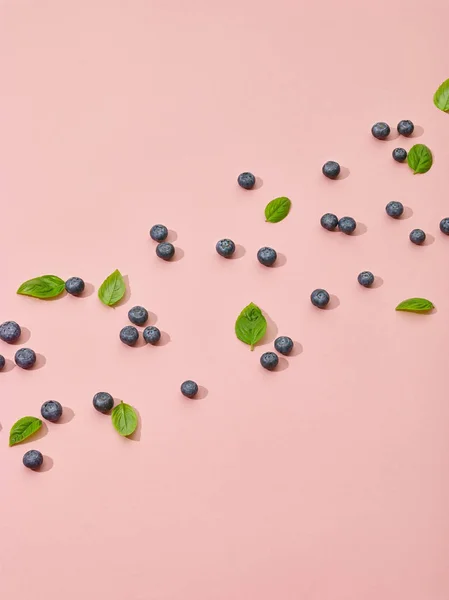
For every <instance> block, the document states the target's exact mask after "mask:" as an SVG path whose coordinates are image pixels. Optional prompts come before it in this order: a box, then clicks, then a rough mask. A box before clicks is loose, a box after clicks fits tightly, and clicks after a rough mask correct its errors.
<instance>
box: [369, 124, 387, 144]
mask: <svg viewBox="0 0 449 600" xmlns="http://www.w3.org/2000/svg"><path fill="white" fill-rule="evenodd" d="M371 133H372V134H373V136H374V137H375V138H377V139H378V140H384V139H385V138H387V137H388V136H389V135H390V126H389V125H388V124H387V123H382V122H380V123H375V124H374V125H373V126H372V127H371Z"/></svg>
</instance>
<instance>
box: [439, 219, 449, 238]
mask: <svg viewBox="0 0 449 600" xmlns="http://www.w3.org/2000/svg"><path fill="white" fill-rule="evenodd" d="M440 231H441V232H442V233H445V234H446V235H449V218H448V217H446V218H445V219H441V221H440Z"/></svg>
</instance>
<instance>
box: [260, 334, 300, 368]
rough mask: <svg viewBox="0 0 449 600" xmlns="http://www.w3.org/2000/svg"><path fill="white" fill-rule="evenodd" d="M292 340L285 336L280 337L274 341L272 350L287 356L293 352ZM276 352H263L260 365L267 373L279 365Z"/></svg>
mask: <svg viewBox="0 0 449 600" xmlns="http://www.w3.org/2000/svg"><path fill="white" fill-rule="evenodd" d="M293 346H294V343H293V340H292V339H291V338H289V337H287V336H286V335H282V336H280V337H278V338H276V339H275V340H274V348H275V350H276V352H279V354H282V355H284V356H288V355H289V354H290V353H291V351H292V350H293ZM276 352H264V353H263V354H262V356H261V357H260V364H261V365H262V367H263V368H264V369H267V370H268V371H274V370H275V369H276V367H277V366H278V364H279V356H278V355H277V354H276Z"/></svg>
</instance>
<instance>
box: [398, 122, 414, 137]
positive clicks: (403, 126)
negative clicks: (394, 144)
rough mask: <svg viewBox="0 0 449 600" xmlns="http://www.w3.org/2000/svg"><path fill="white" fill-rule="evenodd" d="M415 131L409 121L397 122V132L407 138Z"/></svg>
mask: <svg viewBox="0 0 449 600" xmlns="http://www.w3.org/2000/svg"><path fill="white" fill-rule="evenodd" d="M414 131H415V126H414V125H413V123H412V122H411V121H408V120H406V121H399V123H398V132H399V133H400V134H401V135H405V136H409V135H412V133H413V132H414Z"/></svg>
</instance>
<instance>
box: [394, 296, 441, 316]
mask: <svg viewBox="0 0 449 600" xmlns="http://www.w3.org/2000/svg"><path fill="white" fill-rule="evenodd" d="M432 308H435V307H434V305H433V304H432V302H430V300H426V299H425V298H409V299H408V300H404V301H403V302H401V303H400V304H398V305H397V306H396V310H404V311H407V312H418V313H420V312H427V311H429V310H432Z"/></svg>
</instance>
